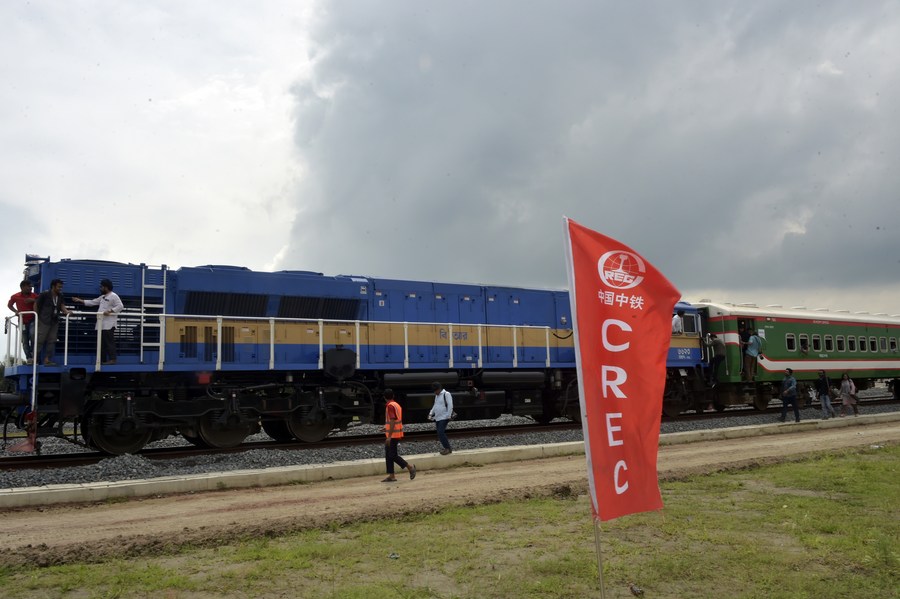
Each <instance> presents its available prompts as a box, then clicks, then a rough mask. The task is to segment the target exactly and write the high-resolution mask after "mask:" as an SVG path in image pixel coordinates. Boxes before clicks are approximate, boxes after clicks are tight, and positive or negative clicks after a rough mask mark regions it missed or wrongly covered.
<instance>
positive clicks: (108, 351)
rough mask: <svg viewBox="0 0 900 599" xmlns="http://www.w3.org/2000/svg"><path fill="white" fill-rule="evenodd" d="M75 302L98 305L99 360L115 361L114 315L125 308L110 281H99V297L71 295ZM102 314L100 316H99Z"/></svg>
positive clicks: (112, 362) (105, 362)
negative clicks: (88, 298) (88, 297)
mask: <svg viewBox="0 0 900 599" xmlns="http://www.w3.org/2000/svg"><path fill="white" fill-rule="evenodd" d="M72 301H73V302H75V303H76V304H84V305H85V306H99V308H97V329H98V330H100V360H102V362H103V364H115V363H116V321H117V320H118V317H117V316H116V315H117V314H118V313H119V312H121V311H122V310H124V309H125V305H124V304H123V303H122V300H121V299H120V298H119V296H118V294H116V293H115V292H114V291H113V284H112V281H110V280H109V279H103V280H102V281H100V297H98V298H97V299H92V300H85V299H81V298H80V297H73V298H72ZM101 315H102V318H101Z"/></svg>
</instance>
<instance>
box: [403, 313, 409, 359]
mask: <svg viewBox="0 0 900 599" xmlns="http://www.w3.org/2000/svg"><path fill="white" fill-rule="evenodd" d="M403 367H404V368H409V323H408V322H404V323H403Z"/></svg>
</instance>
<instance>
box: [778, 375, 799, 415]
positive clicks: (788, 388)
mask: <svg viewBox="0 0 900 599" xmlns="http://www.w3.org/2000/svg"><path fill="white" fill-rule="evenodd" d="M788 405H793V406H794V421H795V422H800V408H799V407H798V406H797V379H795V378H794V370H793V369H792V368H785V369H784V380H782V381H781V418H779V419H778V420H780V421H781V422H784V421H785V419H787V409H788Z"/></svg>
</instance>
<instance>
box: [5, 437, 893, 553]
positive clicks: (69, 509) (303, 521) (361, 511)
mask: <svg viewBox="0 0 900 599" xmlns="http://www.w3.org/2000/svg"><path fill="white" fill-rule="evenodd" d="M888 443H900V423H897V422H894V423H888V424H873V425H867V426H853V427H847V428H837V429H828V430H824V431H811V432H803V433H793V434H783V435H768V436H762V437H751V438H743V439H733V440H727V441H715V442H703V443H690V444H685V445H675V446H666V447H663V448H661V450H660V454H659V472H660V477H661V478H663V479H672V478H679V477H683V476H685V475H689V474H695V473H703V472H712V471H716V470H722V469H730V468H740V467H746V466H749V465H753V464H763V463H772V462H775V461H781V460H784V459H792V458H797V457H800V456H803V455H808V454H810V453H821V452H826V451H829V450H833V449H843V448H849V447H863V446H869V445H881V444H888ZM399 478H400V481H399V482H397V483H393V484H384V483H381V482H380V477H378V478H365V479H361V478H360V479H346V480H337V481H328V482H321V483H315V484H308V485H293V486H285V487H269V488H262V489H243V490H234V491H221V492H210V493H202V494H192V495H176V496H170V497H156V498H150V499H142V500H133V501H127V502H121V503H102V504H91V505H77V506H54V507H41V508H31V509H29V508H23V509H18V510H13V511H10V512H6V513H5V514H4V515H3V522H4V526H3V536H2V541H0V564H22V563H26V562H31V563H35V564H39V565H51V564H59V563H65V562H71V561H94V560H101V559H105V558H108V557H111V556H117V557H124V556H137V555H151V554H157V553H160V552H163V551H167V550H170V549H174V548H176V547H178V546H179V545H183V544H186V543H190V544H193V545H201V546H211V545H219V544H222V543H224V542H228V541H230V540H233V539H236V538H240V537H246V536H259V535H267V536H272V535H277V534H282V533H285V532H290V531H295V530H301V529H304V528H310V527H317V526H322V525H329V524H340V523H344V522H352V521H361V520H372V519H376V518H380V517H384V516H397V515H398V514H409V513H425V512H431V511H435V510H438V509H441V508H442V507H445V506H448V505H478V504H482V503H490V502H496V501H498V500H503V499H512V498H523V497H537V496H548V495H571V494H573V493H575V494H577V493H584V492H585V490H586V487H587V481H586V467H585V460H584V457H583V456H574V457H565V458H549V459H543V460H538V461H529V462H512V463H505V464H495V465H488V466H478V467H461V468H451V469H447V470H431V471H424V470H420V471H419V474H418V476H417V477H416V480H415V481H410V480H408V479H407V477H406V474H405V472H401V473H400V476H399Z"/></svg>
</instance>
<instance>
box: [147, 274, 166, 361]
mask: <svg viewBox="0 0 900 599" xmlns="http://www.w3.org/2000/svg"><path fill="white" fill-rule="evenodd" d="M167 273H168V267H166V265H165V264H163V265H162V266H158V267H154V266H147V265H146V264H141V327H140V328H141V364H143V363H144V349H147V351H156V352H162V344H163V343H165V339H163V338H162V334H163V333H162V321H161V315H162V314H165V311H166V280H167V277H166V274H167ZM148 291H149V293H148ZM148 295H149V296H150V297H148ZM147 329H151V330H152V329H155V330H156V331H157V334H156V335H155V336H152V338H155V339H156V341H152V340H148V337H151V336H149V335H145V331H146V330H147Z"/></svg>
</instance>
